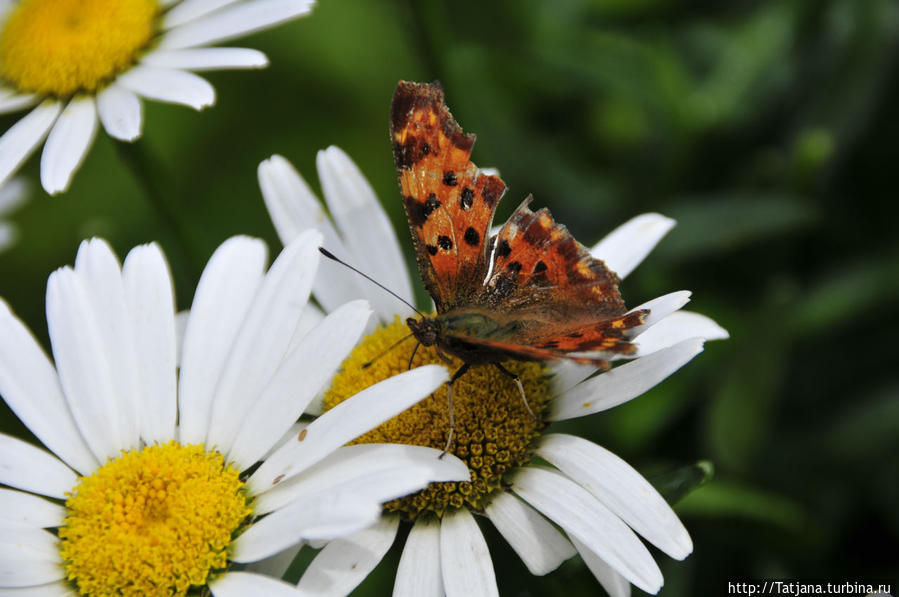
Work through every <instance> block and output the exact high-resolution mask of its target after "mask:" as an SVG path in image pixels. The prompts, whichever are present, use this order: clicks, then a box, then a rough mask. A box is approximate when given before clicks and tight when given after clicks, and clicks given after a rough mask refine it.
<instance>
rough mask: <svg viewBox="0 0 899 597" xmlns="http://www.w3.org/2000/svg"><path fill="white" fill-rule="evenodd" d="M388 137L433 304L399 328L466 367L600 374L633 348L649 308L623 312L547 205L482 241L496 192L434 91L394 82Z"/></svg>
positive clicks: (469, 140) (606, 280)
mask: <svg viewBox="0 0 899 597" xmlns="http://www.w3.org/2000/svg"><path fill="white" fill-rule="evenodd" d="M390 133H391V140H392V142H393V152H394V161H395V163H396V167H397V174H398V178H399V184H400V189H401V190H402V193H403V201H404V207H405V210H406V216H407V220H408V222H409V230H410V232H411V234H412V239H413V242H414V244H415V250H416V260H417V263H418V269H419V273H420V274H421V278H422V281H423V282H424V284H425V288H426V289H427V291H428V293H429V294H430V295H431V297H432V298H433V299H434V304H435V306H436V308H437V314H436V315H435V316H433V317H423V318H420V319H414V318H410V319H409V320H407V324H408V326H409V329H410V330H411V332H412V334H413V335H414V336H415V337H416V339H417V340H418V341H419V342H420V343H421V344H423V345H425V346H432V345H435V346H436V347H437V348H438V350H439V351H442V352H443V353H446V354H450V355H453V356H456V357H458V358H460V359H461V360H462V361H463V362H464V363H465V364H466V365H478V364H487V363H496V364H498V363H500V362H502V361H504V360H508V359H517V360H527V361H545V360H550V359H558V358H565V359H570V360H575V361H578V362H585V363H593V364H595V365H597V366H601V367H608V361H607V359H608V358H609V357H610V356H611V355H615V354H631V353H633V352H634V349H635V347H634V345H633V344H631V342H630V337H631V335H632V331H633V330H634V328H636V327H637V326H639V325H641V324H642V323H643V320H644V317H645V316H646V314H647V312H646V311H633V312H628V311H627V309H626V308H625V305H624V301H623V300H622V299H621V295H620V293H619V291H618V283H619V279H618V276H617V275H615V274H614V273H613V272H611V271H610V270H609V269H608V268H607V267H606V266H605V264H604V263H603V262H602V261H600V260H598V259H595V258H594V257H593V256H592V255H590V252H589V251H588V250H587V249H586V247H584V246H583V245H581V244H580V243H579V242H577V241H576V240H575V239H574V238H573V237H572V236H571V234H570V233H569V232H568V230H567V229H566V228H565V227H564V226H562V225H561V224H557V223H556V222H555V221H554V220H553V217H552V215H550V213H549V211H547V210H546V209H545V208H544V209H540V210H538V211H536V212H534V211H531V209H530V208H529V207H528V205H529V204H530V202H531V201H532V200H533V198H532V197H528V198H527V199H525V200H524V201H523V202H522V203H521V204H520V205H519V206H518V208H517V209H516V210H515V212H514V213H513V214H512V216H511V217H510V218H509V220H508V221H507V222H506V223H505V224H504V225H503V226H502V228H501V229H500V230H499V232H497V233H496V234H495V235H493V236H490V234H489V232H490V226H491V223H492V221H493V214H494V212H495V210H496V206H497V204H498V203H499V200H500V198H501V197H502V195H503V193H504V192H505V189H506V185H505V183H504V182H503V181H502V180H501V179H500V178H499V177H498V176H492V175H489V174H486V173H484V172H482V171H481V170H479V169H478V167H477V166H475V165H474V164H473V163H472V162H471V160H470V156H471V150H472V147H473V146H474V142H475V136H474V135H466V134H465V133H463V131H462V128H461V127H460V126H459V124H458V123H457V122H456V121H455V120H454V119H453V117H452V115H451V114H450V112H449V109H448V108H447V106H446V103H445V101H444V95H443V89H442V88H441V86H440V84H439V83H433V84H427V83H411V82H406V81H401V82H400V83H399V85H398V86H397V89H396V92H395V94H394V98H393V103H392V105H391V126H390ZM454 377H455V376H454Z"/></svg>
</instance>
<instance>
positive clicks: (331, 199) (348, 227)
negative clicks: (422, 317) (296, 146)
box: [315, 145, 414, 321]
mask: <svg viewBox="0 0 899 597" xmlns="http://www.w3.org/2000/svg"><path fill="white" fill-rule="evenodd" d="M315 163H316V165H317V167H318V175H319V179H320V180H321V183H322V190H323V191H324V193H325V200H326V201H327V203H328V208H329V209H330V211H331V215H332V216H333V217H334V221H335V222H337V226H338V228H339V229H340V233H341V236H342V238H343V240H344V243H345V245H346V248H347V249H348V251H349V255H348V257H351V258H352V260H353V261H354V263H352V265H354V266H355V267H357V268H359V269H360V270H362V271H363V272H365V273H366V274H368V275H369V276H371V277H372V278H374V279H375V280H377V281H378V282H380V283H381V284H383V285H384V286H386V287H387V288H389V289H390V290H392V291H393V292H395V293H397V294H398V295H400V296H401V297H402V298H404V299H405V300H406V301H408V302H410V303H411V302H412V300H413V298H414V297H413V295H412V285H411V283H410V281H409V273H408V268H407V267H406V262H405V260H404V259H403V255H402V252H401V250H400V245H399V242H398V241H397V238H396V233H395V232H394V230H393V226H392V225H391V223H390V220H389V219H388V217H387V213H386V212H385V211H384V208H383V207H381V204H380V202H379V201H378V198H377V197H376V196H375V192H374V191H373V190H372V188H371V185H369V184H368V181H367V180H366V179H365V177H364V176H363V175H362V172H360V171H359V168H358V167H357V166H356V164H354V163H353V161H352V160H351V159H350V158H349V156H347V155H346V154H345V153H344V152H343V151H341V149H340V148H338V147H335V146H333V145H332V146H331V147H329V148H328V149H326V150H324V151H320V152H318V156H317V157H316V160H315ZM366 290H367V292H366V298H368V300H369V301H370V302H371V304H372V306H373V308H374V309H375V312H377V313H378V314H379V315H380V317H381V319H382V320H383V321H389V320H390V319H391V318H392V317H393V316H394V315H396V314H397V313H399V314H400V315H402V316H406V315H411V314H412V313H411V310H410V309H409V308H408V307H406V306H405V305H403V304H402V303H400V302H399V301H397V299H396V298H395V297H392V296H390V295H389V294H387V293H386V292H384V291H383V290H381V289H380V288H378V287H376V286H375V285H374V284H371V285H369V287H368V288H367V289H366Z"/></svg>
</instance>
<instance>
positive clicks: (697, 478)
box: [649, 460, 715, 504]
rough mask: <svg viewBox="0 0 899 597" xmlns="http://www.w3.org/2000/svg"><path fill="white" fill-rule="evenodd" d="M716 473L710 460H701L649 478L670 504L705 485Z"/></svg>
mask: <svg viewBox="0 0 899 597" xmlns="http://www.w3.org/2000/svg"><path fill="white" fill-rule="evenodd" d="M714 475H715V466H714V465H713V464H712V463H711V461H709V460H699V461H697V462H695V463H693V464H689V465H687V466H682V467H680V468H678V469H675V470H673V471H670V472H667V473H662V474H660V475H655V476H653V477H651V478H650V479H649V482H650V483H652V485H653V487H655V488H656V489H657V490H658V491H659V493H661V494H662V497H664V498H665V499H666V500H667V501H668V503H669V504H675V503H677V502H679V501H680V500H681V499H682V498H683V497H684V496H686V495H687V494H688V493H690V492H691V491H693V490H694V489H696V488H697V487H701V486H702V485H705V484H706V483H708V482H709V481H711V480H712V477H713V476H714Z"/></svg>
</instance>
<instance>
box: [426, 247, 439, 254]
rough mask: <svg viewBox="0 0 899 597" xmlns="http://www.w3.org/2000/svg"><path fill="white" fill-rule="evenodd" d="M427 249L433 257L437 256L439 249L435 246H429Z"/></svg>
mask: <svg viewBox="0 0 899 597" xmlns="http://www.w3.org/2000/svg"><path fill="white" fill-rule="evenodd" d="M426 248H427V249H428V253H430V254H431V255H436V254H437V247H436V246H435V245H427V246H426Z"/></svg>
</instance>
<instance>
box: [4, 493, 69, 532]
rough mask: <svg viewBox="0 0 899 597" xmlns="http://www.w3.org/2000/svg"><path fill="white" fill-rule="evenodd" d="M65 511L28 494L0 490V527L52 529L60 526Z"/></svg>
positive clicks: (57, 505) (47, 501)
mask: <svg viewBox="0 0 899 597" xmlns="http://www.w3.org/2000/svg"><path fill="white" fill-rule="evenodd" d="M65 516H66V510H65V508H63V507H62V506H60V505H59V504H54V503H53V502H51V501H49V500H45V499H43V498H39V497H37V496H35V495H31V494H30V493H24V492H22V491H14V490H12V489H2V488H0V526H5V527H10V526H16V527H21V528H32V529H40V528H52V527H58V526H59V525H61V524H62V520H63V518H65Z"/></svg>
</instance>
